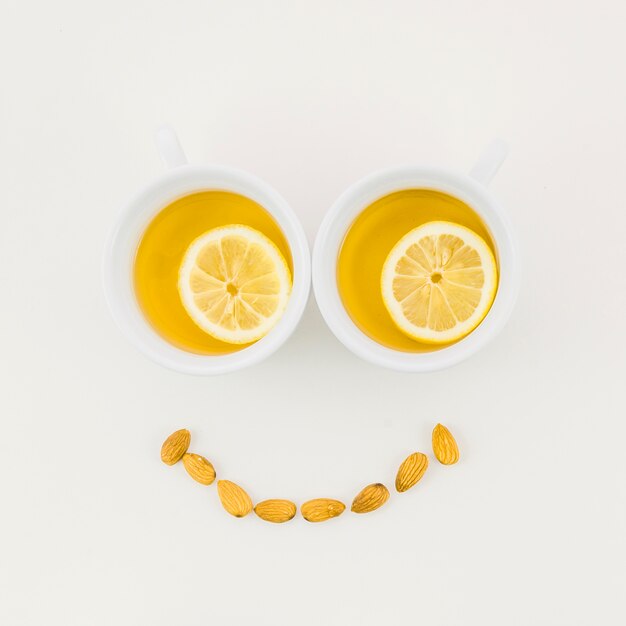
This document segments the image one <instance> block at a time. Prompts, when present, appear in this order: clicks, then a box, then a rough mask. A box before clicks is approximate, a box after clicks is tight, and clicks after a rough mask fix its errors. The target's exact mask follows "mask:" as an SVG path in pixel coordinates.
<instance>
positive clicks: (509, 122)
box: [0, 0, 626, 626]
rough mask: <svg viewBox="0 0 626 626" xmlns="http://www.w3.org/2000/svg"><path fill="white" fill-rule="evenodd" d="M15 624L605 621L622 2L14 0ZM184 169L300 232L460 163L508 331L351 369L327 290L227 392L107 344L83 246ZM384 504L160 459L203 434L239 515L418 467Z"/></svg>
mask: <svg viewBox="0 0 626 626" xmlns="http://www.w3.org/2000/svg"><path fill="white" fill-rule="evenodd" d="M2 15H3V17H2V22H1V25H0V69H1V76H2V84H1V90H2V92H1V96H2V97H1V98H0V138H1V144H0V165H1V171H2V183H1V185H0V210H1V219H2V222H1V228H0V256H1V263H0V285H1V289H2V292H1V295H0V298H1V303H2V306H1V308H0V320H1V324H0V346H1V352H2V358H1V360H0V368H1V375H2V391H1V393H0V420H1V427H2V429H1V436H2V447H1V449H2V453H1V454H0V485H1V490H2V510H3V513H2V517H1V521H0V526H1V529H2V531H1V534H0V623H2V624H3V625H7V626H18V625H22V624H29V625H30V624H33V625H34V624H37V625H39V624H54V625H57V624H58V625H63V626H70V625H74V624H76V625H81V626H82V625H85V624H90V625H94V626H95V625H100V624H102V625H104V624H106V625H108V624H124V625H125V624H129V625H130V624H150V625H151V626H154V625H161V624H163V625H168V626H169V625H170V624H186V625H189V626H191V625H194V624H235V625H238V624H247V623H254V624H262V625H265V624H268V625H269V624H302V625H309V624H329V625H335V624H367V625H369V624H383V623H384V624H399V623H420V624H428V625H431V626H437V625H445V626H449V625H468V624H471V625H474V624H476V625H480V626H484V625H487V624H489V625H491V624H493V625H501V624H507V625H518V624H519V625H524V626H526V625H528V624H533V625H535V624H537V625H539V624H541V625H544V624H545V625H550V626H555V625H567V626H572V625H577V624H581V625H583V624H585V625H586V624H599V623H602V624H603V625H605V626H609V625H618V624H623V623H624V621H625V620H626V608H625V606H624V602H623V592H624V586H625V583H626V565H625V563H626V539H625V532H626V531H625V528H626V524H625V523H626V504H625V484H626V481H625V479H626V471H625V466H624V446H625V441H624V439H625V437H624V436H625V435H626V427H625V425H624V418H625V416H626V411H625V408H626V405H625V401H624V373H625V369H626V368H625V366H626V359H625V356H624V349H625V347H626V346H625V344H626V334H625V330H624V328H625V325H624V309H625V308H626V297H625V295H624V294H625V293H626V289H625V287H626V280H625V278H624V266H625V263H626V254H625V251H624V250H625V245H624V241H625V239H624V232H625V229H626V217H625V215H626V211H625V206H624V205H625V201H624V198H625V194H624V187H623V177H624V170H625V166H626V156H625V151H624V147H625V139H626V125H625V121H624V119H625V115H624V111H625V110H626V90H625V85H624V73H623V61H624V55H625V52H626V39H624V36H623V25H624V21H625V19H626V12H625V10H624V8H623V3H621V2H618V1H617V0H613V1H608V0H596V1H594V2H586V1H583V0H575V1H574V2H572V1H571V0H570V1H565V0H563V1H554V0H553V1H547V2H546V0H527V1H526V2H523V3H512V2H501V1H495V0H488V1H481V2H469V1H467V2H462V1H461V0H455V1H450V2H417V1H414V2H408V1H407V2H400V1H389V2H336V1H326V0H324V1H320V0H317V1H316V2H295V1H285V2H277V1H275V2H254V1H248V2H242V1H236V0H231V1H230V2H208V1H205V2H200V1H195V2H193V1H190V0H179V1H177V2H147V1H146V2H128V1H127V0H125V1H124V2H121V1H118V0H108V1H107V2H102V3H91V2H78V1H69V0H58V1H56V2H30V3H29V2H22V1H20V2H18V1H11V0H9V1H7V0H4V1H3V2H2ZM164 120H167V121H170V122H171V123H172V124H173V125H174V126H175V127H176V128H177V129H178V131H179V134H180V136H181V140H182V142H183V144H184V146H185V148H186V151H187V153H188V156H189V157H190V159H192V160H195V161H197V162H219V163H225V164H229V165H234V166H237V167H240V168H243V169H246V170H249V171H251V172H253V173H255V174H257V175H259V176H261V177H263V178H265V179H266V180H267V181H268V182H270V184H272V185H274V186H275V187H276V188H277V189H278V190H279V191H280V192H281V193H282V194H284V195H285V197H286V198H287V200H288V201H289V202H290V203H291V204H292V205H293V207H294V209H295V211H296V212H297V214H298V215H299V216H300V217H301V219H302V221H303V223H304V225H305V228H306V230H307V233H308V236H309V239H310V241H312V240H313V238H314V236H315V231H316V228H317V226H318V224H319V222H320V220H321V218H322V215H323V214H324V212H325V210H326V209H327V208H328V207H329V206H330V204H331V203H332V202H333V200H334V199H335V198H336V197H337V195H338V194H339V193H340V192H341V191H342V190H343V189H344V188H345V187H346V186H347V185H348V184H350V183H351V182H353V181H354V180H356V179H358V178H360V177H361V176H363V175H365V174H367V173H369V172H371V171H372V170H375V169H378V168H381V167H385V166H389V165H392V164H397V163H407V162H429V163H434V164H439V165H447V166H450V167H455V168H459V169H461V170H465V169H468V168H469V167H470V166H471V164H472V161H473V159H474V157H475V155H477V153H478V152H479V151H480V150H481V148H482V147H483V144H484V143H485V142H486V141H488V140H489V139H491V138H492V137H493V136H494V135H500V136H503V137H505V138H507V139H508V140H509V141H510V143H511V146H512V149H513V150H512V153H511V156H510V158H509V159H508V161H507V162H506V164H505V165H504V166H503V168H502V170H501V171H500V174H499V175H498V176H497V178H496V179H495V181H494V183H493V191H494V193H495V194H496V195H497V196H498V197H499V198H500V200H501V201H502V203H503V204H504V205H505V206H506V207H508V210H509V212H510V216H511V219H512V221H513V223H514V225H515V227H516V229H517V232H518V236H519V239H520V244H521V246H522V251H523V253H524V257H525V258H524V262H525V265H524V270H525V273H524V283H523V288H522V292H521V296H520V300H519V304H518V306H517V309H516V311H515V313H514V315H513V318H512V320H511V322H510V323H509V325H508V326H507V328H506V330H505V331H504V333H503V334H502V335H501V336H500V337H499V338H498V339H497V340H496V341H495V342H494V343H493V344H491V345H490V346H489V348H488V349H486V350H485V351H483V352H482V353H481V354H480V355H478V356H476V357H475V358H473V359H471V360H470V361H468V362H466V363H464V364H463V365H460V366H458V367H456V368H454V369H452V370H449V371H446V372H442V373H437V374H432V375H400V374H396V373H393V372H388V371H384V370H381V369H378V368H376V367H374V366H370V365H368V364H366V363H363V362H361V361H359V360H357V359H356V358H355V357H353V356H352V355H351V354H349V353H348V352H347V351H346V350H344V349H343V348H342V347H341V346H340V345H339V343H338V342H337V341H336V340H335V339H334V337H333V336H332V335H331V334H330V333H329V332H328V330H327V329H326V327H325V325H324V323H323V321H322V320H321V318H320V315H319V313H318V311H317V309H316V307H315V303H314V301H313V300H312V301H311V303H310V306H309V308H308V310H307V313H306V315H305V318H304V320H303V322H302V324H301V327H300V328H299V329H298V331H297V332H296V334H295V335H294V337H293V338H292V340H290V341H289V343H288V344H287V345H286V346H285V347H284V348H283V349H282V350H281V351H280V352H279V353H277V354H276V355H275V356H274V357H272V358H271V359H270V360H269V361H267V362H265V363H264V364H262V365H260V366H257V367H255V368H253V369H250V370H248V371H245V372H242V373H239V374H235V375H229V376H224V377H220V378H214V379H203V378H192V377H189V376H184V375H178V374H174V373H172V372H169V371H166V370H164V369H161V368H159V367H158V366H156V365H153V364H152V363H150V362H148V361H147V360H146V359H144V358H143V357H142V356H141V355H139V354H138V353H136V352H135V351H134V349H132V348H131V347H130V346H129V345H128V344H127V343H126V342H125V340H124V339H123V338H122V337H121V335H120V334H119V332H118V331H117V329H116V328H115V327H114V324H113V322H112V321H111V319H110V317H109V315H108V312H107V310H106V307H105V303H104V300H103V296H102V291H101V286H100V273H99V272H100V269H99V266H100V256H101V250H102V246H103V242H104V239H105V237H106V235H107V232H108V229H109V228H110V226H111V224H112V222H113V221H114V218H115V216H116V214H117V211H118V209H119V208H120V206H121V205H122V204H123V203H124V202H125V200H126V199H127V197H128V196H129V195H130V194H132V193H133V192H134V191H135V190H136V189H137V188H138V187H139V186H141V185H142V184H144V183H145V182H147V181H149V180H150V179H151V178H152V177H154V176H155V175H156V174H158V173H159V172H160V171H161V164H160V163H159V161H158V158H157V155H156V152H155V150H154V147H153V144H152V137H151V134H152V131H153V129H154V127H155V126H156V125H157V124H158V123H159V122H161V121H164ZM439 420H441V421H443V422H445V423H446V424H448V425H449V426H450V427H451V429H452V430H453V432H454V433H455V434H456V435H457V437H458V440H459V444H460V448H461V451H462V460H461V462H460V463H459V464H458V465H457V466H454V467H450V468H443V467H441V466H437V464H433V465H432V468H431V470H429V472H428V473H427V475H426V477H425V478H424V480H423V481H422V483H420V485H419V486H418V487H416V488H415V489H414V490H413V491H412V492H409V493H407V494H405V495H402V496H399V495H397V494H392V498H391V500H390V502H389V503H388V504H387V505H386V506H385V507H384V508H383V509H381V510H380V511H378V512H377V513H374V514H372V515H370V516H357V515H353V514H350V513H346V514H344V516H343V517H341V518H339V519H338V520H335V521H333V522H332V523H328V524H320V525H309V524H307V523H306V522H304V521H303V520H302V519H298V520H295V521H293V522H291V523H289V524H286V525H283V526H273V525H269V524H265V523H263V522H262V521H261V520H259V519H256V518H255V517H254V516H250V517H249V518H246V519H243V520H235V519H233V518H231V517H229V516H228V515H227V514H226V513H225V512H224V511H223V510H222V509H221V507H220V505H219V502H218V498H217V491H216V489H215V487H214V486H213V487H202V486H200V485H198V484H195V483H194V482H193V481H191V479H189V478H188V477H187V476H186V474H185V473H184V470H183V468H182V467H181V466H175V467H173V468H170V467H166V466H165V465H163V464H162V463H161V462H160V460H159V448H160V445H161V442H162V440H163V439H164V437H165V436H166V435H167V434H169V433H170V432H171V431H173V430H175V429H176V428H179V427H183V426H186V427H188V428H190V429H191V430H192V433H193V445H192V447H193V450H195V451H197V452H200V453H202V454H206V456H208V457H209V458H210V459H211V460H212V461H213V462H214V464H215V466H216V468H217V471H218V473H219V475H220V476H222V477H224V478H230V479H233V480H235V481H239V482H240V483H241V484H242V485H244V486H245V487H247V488H248V489H249V491H250V493H251V494H252V496H253V497H254V499H255V500H260V499H264V498H268V497H287V498H292V499H294V500H296V501H298V502H302V501H303V500H305V499H308V498H310V497H316V496H331V497H332V496H335V497H339V498H342V499H344V500H346V501H350V500H351V498H352V497H353V496H354V495H355V494H356V492H357V491H358V490H359V489H360V488H361V487H362V486H363V485H365V484H367V483H369V482H373V481H378V480H382V481H384V482H387V484H391V483H392V481H393V477H394V474H395V468H396V466H397V464H398V463H399V462H400V461H401V460H402V459H403V458H404V456H405V455H406V454H407V453H409V452H411V451H413V450H415V449H426V450H428V449H429V436H430V430H431V428H432V426H433V424H434V423H435V422H436V421H439Z"/></svg>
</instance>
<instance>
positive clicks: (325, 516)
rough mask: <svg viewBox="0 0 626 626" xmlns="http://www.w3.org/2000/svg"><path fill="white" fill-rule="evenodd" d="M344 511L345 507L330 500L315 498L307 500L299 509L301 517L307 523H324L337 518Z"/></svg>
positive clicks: (341, 503) (337, 501) (336, 501)
mask: <svg viewBox="0 0 626 626" xmlns="http://www.w3.org/2000/svg"><path fill="white" fill-rule="evenodd" d="M345 510H346V505H345V504H344V503H343V502H339V500H332V499H331V498H316V499H315V500H308V501H307V502H305V503H304V504H303V505H302V506H301V507H300V512H301V513H302V517H304V519H305V520H306V521H307V522H325V521H326V520H329V519H332V518H333V517H339V516H340V515H341V514H342V513H343V512H344V511H345Z"/></svg>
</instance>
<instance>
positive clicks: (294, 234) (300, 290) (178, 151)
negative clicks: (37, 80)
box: [103, 126, 311, 374]
mask: <svg viewBox="0 0 626 626" xmlns="http://www.w3.org/2000/svg"><path fill="white" fill-rule="evenodd" d="M156 140H157V147H158V149H159V152H160V154H161V156H162V158H163V161H164V162H165V164H166V165H167V166H168V168H169V171H167V172H166V173H165V174H163V175H161V176H160V177H159V178H157V179H156V180H155V181H153V182H152V183H151V184H150V185H148V186H147V187H145V188H144V189H142V190H141V191H140V192H139V193H138V194H137V195H136V196H135V197H134V198H132V199H131V200H130V202H128V204H127V205H126V206H125V207H124V209H123V210H122V213H121V215H120V216H119V219H118V221H117V224H116V225H115V228H114V229H113V231H112V233H111V235H110V237H109V240H108V242H107V244H106V247H105V251H104V259H103V283H104V292H105V295H106V299H107V302H108V304H109V308H110V310H111V314H112V315H113V318H114V319H115V321H116V322H117V324H118V326H119V327H120V329H121V330H122V332H123V333H124V334H125V335H126V337H127V338H128V339H129V340H130V341H131V342H132V343H133V344H134V345H135V346H136V347H137V348H139V350H141V352H143V353H144V354H145V355H146V356H148V357H149V358H150V359H152V360H153V361H155V362H157V363H159V364H161V365H164V366H165V367H169V368H170V369H173V370H176V371H178V372H184V373H188V374H223V373H226V372H232V371H235V370H239V369H241V368H244V367H247V366H249V365H253V364H254V363H258V362H259V361H262V360H263V359H265V358H266V357H268V356H269V355H270V354H272V353H273V352H274V351H275V350H277V349H278V348H279V347H280V346H281V345H282V344H283V343H284V342H285V341H286V340H287V338H288V337H289V336H290V335H291V333H292V332H293V331H294V329H295V328H296V326H297V325H298V322H299V321H300V318H301V316H302V313H303V311H304V307H305V306H306V302H307V299H308V297H309V290H310V283H311V259H310V255H309V247H308V243H307V239H306V236H305V234H304V230H303V229H302V225H301V224H300V222H299V221H298V219H297V217H296V216H295V214H294V213H293V211H292V210H291V207H290V206H289V205H288V204H287V202H286V201H285V200H284V199H283V198H282V197H281V196H280V195H279V194H278V193H277V192H276V191H275V190H274V189H272V187H270V186H269V185H268V184H267V183H265V182H263V181H262V180H260V179H258V178H256V177H254V176H252V175H250V174H247V173H246V172H242V171H239V170H235V169H231V168H227V167H221V166H215V165H211V166H207V165H189V164H188V163H187V159H186V158H185V154H184V153H183V150H182V148H181V147H180V143H179V142H178V138H177V137H176V134H175V133H174V131H173V130H172V129H171V128H170V127H169V126H163V127H161V128H160V129H159V130H158V131H157V134H156ZM209 190H220V191H231V192H234V193H238V194H241V195H243V196H246V197H247V198H250V199H251V200H254V201H255V202H257V203H258V204H260V205H261V206H262V207H264V208H265V209H266V210H267V211H268V212H269V213H271V215H272V217H273V218H274V219H275V220H276V222H277V223H278V225H279V226H280V228H281V230H282V231H283V234H284V235H285V238H286V239H287V241H288V243H289V247H290V249H291V256H292V259H293V287H292V291H291V296H290V298H289V304H288V305H287V309H286V310H285V313H284V314H283V316H282V317H281V319H280V321H279V322H278V323H277V324H276V326H275V327H274V328H273V329H272V330H271V331H270V332H269V333H268V334H267V335H266V336H265V337H263V338H262V339H260V340H259V341H257V342H256V343H254V344H252V345H251V346H248V347H247V348H244V349H243V350H239V351H237V352H233V353H231V354H225V355H218V356H205V355H198V354H193V353H191V352H186V351H185V350H182V349H180V348H177V347H175V346H173V345H172V344H170V343H168V342H167V341H166V340H165V339H163V338H162V337H161V336H160V335H159V334H158V333H157V332H156V331H155V330H154V329H153V328H152V326H151V325H150V324H149V322H148V321H147V320H146V318H145V317H144V315H143V313H142V312H141V310H140V308H139V304H138V302H137V299H136V297H135V291H134V288H133V263H134V260H135V253H136V251H137V246H138V244H139V240H140V238H141V235H142V234H143V232H144V231H145V229H146V227H147V226H148V224H149V223H150V222H151V221H152V219H153V218H154V216H155V215H156V214H157V213H159V211H161V210H162V209H164V208H165V207H166V206H167V205H168V204H170V203H171V202H173V201H174V200H176V199H177V198H180V197H182V196H185V195H187V194H190V193H194V192H197V191H209Z"/></svg>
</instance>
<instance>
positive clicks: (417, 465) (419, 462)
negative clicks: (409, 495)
mask: <svg viewBox="0 0 626 626" xmlns="http://www.w3.org/2000/svg"><path fill="white" fill-rule="evenodd" d="M427 469H428V457H427V456H426V455H425V454H422V453H421V452H413V454H410V455H409V456H407V458H406V459H404V461H402V465H400V468H399V469H398V474H397V475H396V491H398V492H399V493H403V492H405V491H408V490H409V489H410V488H411V487H413V486H414V485H416V484H417V483H418V482H419V481H420V479H421V478H422V476H423V475H424V473H425V472H426V470H427Z"/></svg>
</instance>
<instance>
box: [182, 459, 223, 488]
mask: <svg viewBox="0 0 626 626" xmlns="http://www.w3.org/2000/svg"><path fill="white" fill-rule="evenodd" d="M183 465H184V466H185V469H186V470H187V474H189V476H191V477H192V478H193V479H194V480H195V481H197V482H199V483H200V484H201V485H210V484H211V483H212V482H213V481H214V480H215V469H214V467H213V465H212V464H211V462H210V461H207V460H206V459H205V458H204V457H203V456H200V455H199V454H193V453H191V452H185V454H183Z"/></svg>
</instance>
